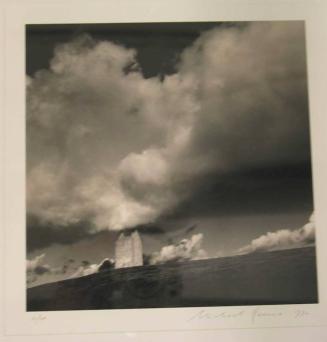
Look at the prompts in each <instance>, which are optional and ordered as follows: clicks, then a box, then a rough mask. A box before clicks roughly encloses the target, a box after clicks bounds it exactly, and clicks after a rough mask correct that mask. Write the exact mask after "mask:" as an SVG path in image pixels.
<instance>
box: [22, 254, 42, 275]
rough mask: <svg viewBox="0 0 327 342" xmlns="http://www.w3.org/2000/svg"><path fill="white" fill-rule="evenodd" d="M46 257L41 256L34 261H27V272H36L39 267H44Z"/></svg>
mask: <svg viewBox="0 0 327 342" xmlns="http://www.w3.org/2000/svg"><path fill="white" fill-rule="evenodd" d="M44 257H45V254H41V255H38V256H36V257H35V258H34V259H32V260H26V270H27V272H34V271H35V270H36V269H37V268H38V267H42V266H44V265H41V263H42V262H43V259H44Z"/></svg>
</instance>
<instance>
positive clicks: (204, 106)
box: [22, 20, 320, 312]
mask: <svg viewBox="0 0 327 342" xmlns="http://www.w3.org/2000/svg"><path fill="white" fill-rule="evenodd" d="M24 30H25V49H26V50H25V52H26V55H25V68H26V70H25V72H26V77H25V78H24V79H25V80H26V85H24V86H25V88H26V90H25V103H26V110H25V132H26V170H25V172H26V198H25V204H26V227H23V228H22V229H24V230H25V232H26V241H25V245H26V274H25V279H26V286H25V285H24V291H25V289H26V305H25V308H26V311H27V312H37V311H72V310H113V309H150V308H152V309H153V308H186V307H227V306H251V305H260V306H261V305H282V304H287V305H291V304H315V303H319V296H318V285H317V284H318V276H317V268H316V267H317V264H316V235H315V227H316V226H315V206H314V194H313V179H312V178H313V177H312V156H311V155H312V151H311V136H310V111H309V98H308V71H307V70H308V68H307V45H306V24H305V21H304V20H285V21H281V20H274V21H268V20H262V21H221V22H218V21H217V22H212V21H197V22H191V21H190V22H178V21H176V22H159V21H157V22H139V23H134V22H121V23H83V22H81V23H78V24H77V23H61V24H57V23H47V24H45V23H42V24H26V25H25V28H24ZM319 241H320V240H319ZM23 262H25V260H23ZM24 267H25V264H24ZM22 283H23V284H24V282H22Z"/></svg>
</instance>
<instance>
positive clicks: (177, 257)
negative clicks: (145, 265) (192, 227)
mask: <svg viewBox="0 0 327 342" xmlns="http://www.w3.org/2000/svg"><path fill="white" fill-rule="evenodd" d="M202 240H203V234H194V235H192V236H191V237H190V238H189V239H183V240H181V241H180V242H178V243H177V244H171V245H167V246H164V247H162V248H161V250H160V252H156V253H153V254H152V255H151V256H150V260H149V264H161V263H166V262H171V261H174V262H176V261H185V260H197V259H204V258H206V257H207V254H206V252H205V251H204V250H203V249H202V248H201V245H202Z"/></svg>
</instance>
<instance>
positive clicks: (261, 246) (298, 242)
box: [238, 214, 315, 254]
mask: <svg viewBox="0 0 327 342" xmlns="http://www.w3.org/2000/svg"><path fill="white" fill-rule="evenodd" d="M314 242H315V221H314V214H312V215H311V217H310V219H309V222H308V223H307V224H305V225H304V226H303V227H301V228H299V229H295V230H289V229H282V230H277V231H276V232H268V233H267V234H264V235H261V236H260V237H258V238H256V239H254V240H252V241H251V243H250V244H249V245H246V246H244V247H242V248H240V249H239V250H238V254H246V253H254V252H264V251H272V250H278V249H284V248H294V247H303V246H307V245H311V244H313V243H314Z"/></svg>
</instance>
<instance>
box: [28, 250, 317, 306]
mask: <svg viewBox="0 0 327 342" xmlns="http://www.w3.org/2000/svg"><path fill="white" fill-rule="evenodd" d="M317 301H318V294H317V279H316V255H315V247H305V248H297V249H289V250H282V251H273V252H264V253H255V254H248V255H242V256H234V257H225V258H215V259H206V260H197V261H188V262H182V263H172V264H163V265H151V266H140V267H131V268H121V269H113V270H107V271H102V272H99V273H96V274H92V275H89V276H85V277H81V278H76V279H69V280H64V281H60V282H56V283H50V284H45V285H40V286H36V287H33V288H29V289H27V311H52V310H92V309H127V308H163V307H191V306H227V305H264V304H300V303H316V302H317Z"/></svg>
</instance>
